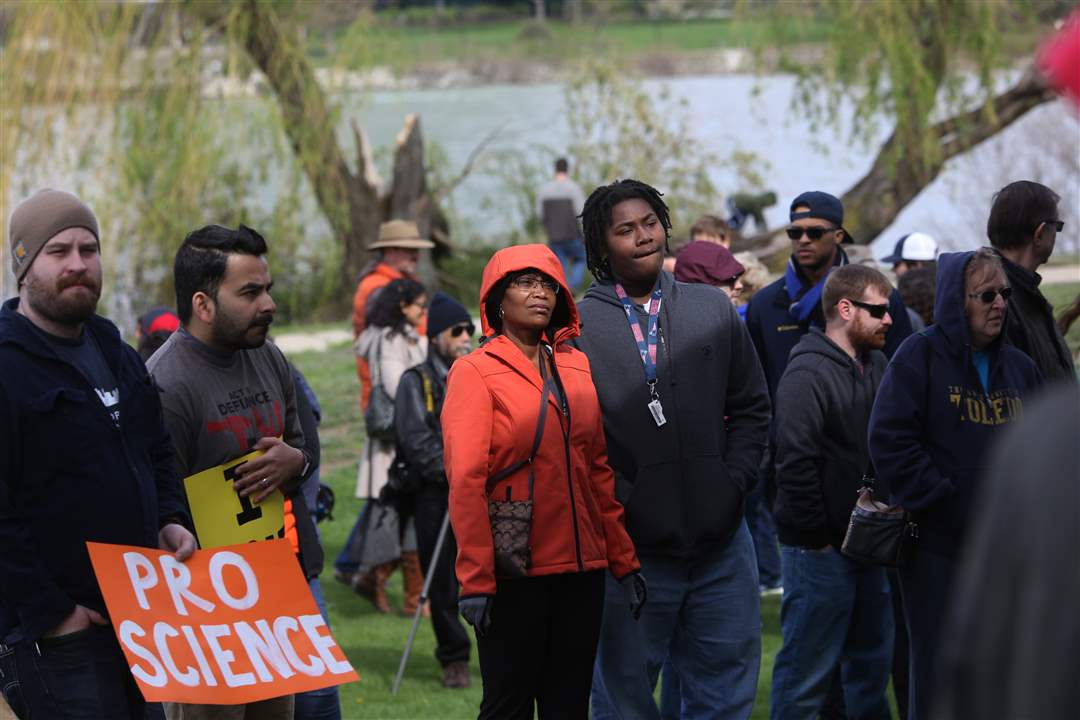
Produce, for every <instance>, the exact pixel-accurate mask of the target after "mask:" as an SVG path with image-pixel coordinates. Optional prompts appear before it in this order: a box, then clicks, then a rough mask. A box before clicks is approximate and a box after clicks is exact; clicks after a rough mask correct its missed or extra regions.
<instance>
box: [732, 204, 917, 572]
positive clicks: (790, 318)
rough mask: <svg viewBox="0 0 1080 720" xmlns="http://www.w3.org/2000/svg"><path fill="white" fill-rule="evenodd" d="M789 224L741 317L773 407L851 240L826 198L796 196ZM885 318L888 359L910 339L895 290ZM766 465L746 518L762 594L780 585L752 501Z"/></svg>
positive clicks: (819, 318) (767, 531)
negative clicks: (786, 252)
mask: <svg viewBox="0 0 1080 720" xmlns="http://www.w3.org/2000/svg"><path fill="white" fill-rule="evenodd" d="M790 219H791V223H790V225H789V226H788V237H789V238H790V239H791V259H790V260H789V261H788V265H787V271H786V272H785V273H784V276H783V277H781V278H780V279H779V280H777V281H776V282H774V283H772V284H770V285H767V286H766V287H764V288H762V289H761V290H760V291H758V293H757V294H756V295H754V297H753V299H752V300H751V301H750V305H749V307H748V308H747V311H746V324H747V328H748V329H749V330H750V337H751V338H752V339H753V341H754V347H755V348H756V349H757V355H758V359H759V360H760V361H761V366H762V369H763V370H764V371H765V380H766V382H767V383H768V386H769V397H770V398H772V399H773V401H774V402H775V400H776V388H777V385H779V383H780V377H781V376H782V375H783V374H784V370H785V369H786V368H787V362H788V356H789V355H791V350H792V348H794V347H795V344H796V343H798V342H799V339H800V338H801V337H802V336H803V335H805V334H806V333H807V332H808V331H809V330H810V328H811V327H817V328H822V329H823V328H824V327H825V316H824V314H823V312H822V308H821V292H822V288H823V287H824V285H825V278H826V277H827V276H828V275H829V273H830V272H831V271H833V270H834V269H836V268H838V267H841V266H843V265H847V264H848V258H847V254H846V253H844V251H843V249H842V248H841V247H840V246H841V244H843V243H850V242H851V235H849V234H848V232H847V231H846V230H844V228H843V222H844V206H843V204H842V203H841V202H840V200H839V199H838V198H836V197H834V196H832V195H830V194H828V193H824V192H816V191H815V192H805V193H803V194H801V195H799V196H798V197H797V198H795V200H794V201H793V202H792V203H791V209H790ZM889 315H890V316H891V317H892V320H893V324H892V327H891V328H889V331H888V333H887V335H886V337H885V348H884V351H885V354H886V355H887V356H890V357H891V356H892V353H893V352H894V351H895V350H896V348H898V347H899V346H900V343H901V342H902V341H903V340H904V338H906V337H907V336H908V335H910V334H911V321H910V320H909V319H908V316H907V312H906V311H905V309H904V305H903V302H902V301H901V300H900V295H899V293H897V292H896V291H895V290H894V291H892V292H891V293H890V294H889ZM771 465H772V462H771V453H766V454H765V465H764V467H763V471H764V473H765V474H764V477H763V478H762V480H763V481H762V482H761V483H760V484H759V487H760V488H761V490H760V491H759V492H758V493H755V495H753V496H751V497H750V499H749V503H748V506H747V507H748V509H747V518H748V521H749V522H750V525H751V532H752V534H753V536H754V544H755V546H756V547H757V550H758V571H759V573H760V574H761V575H762V578H761V584H762V585H763V586H764V587H765V588H768V587H770V586H775V585H778V584H779V577H778V574H779V564H780V562H779V557H778V555H777V550H776V538H775V532H774V531H773V530H772V518H771V516H770V515H769V513H768V509H767V506H766V505H763V504H762V500H761V498H759V497H757V495H760V493H761V492H764V493H766V496H767V497H771V495H772V488H771V482H770V480H769V478H770V477H771V474H772V468H771ZM769 504H771V503H769ZM774 568H775V569H774Z"/></svg>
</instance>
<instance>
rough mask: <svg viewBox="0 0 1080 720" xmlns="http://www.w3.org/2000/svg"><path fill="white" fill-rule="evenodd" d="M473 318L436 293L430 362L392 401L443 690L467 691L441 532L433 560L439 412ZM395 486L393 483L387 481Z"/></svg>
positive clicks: (449, 550) (442, 500) (439, 478)
mask: <svg viewBox="0 0 1080 720" xmlns="http://www.w3.org/2000/svg"><path fill="white" fill-rule="evenodd" d="M474 332H475V328H474V327H473V323H472V318H471V317H470V316H469V313H468V311H467V310H466V309H465V307H464V306H463V305H462V304H461V303H459V302H458V301H457V300H454V299H453V298H451V297H449V296H447V295H444V294H442V293H435V294H434V295H433V296H432V298H431V301H430V302H429V303H428V319H427V334H428V340H429V341H428V356H427V359H426V360H425V361H424V362H422V363H421V364H419V365H417V366H416V367H413V368H410V369H409V370H406V371H405V373H404V374H403V375H402V376H401V381H400V382H399V384H398V390H397V395H395V396H394V427H395V430H396V434H397V459H398V460H402V461H404V463H405V465H406V467H407V475H408V477H409V478H410V483H409V484H410V485H412V486H413V487H412V488H411V490H412V492H411V493H410V495H411V497H410V502H411V505H412V510H413V517H414V519H415V522H416V544H417V550H418V551H419V553H420V566H421V569H422V570H423V573H424V577H427V576H428V574H429V573H434V575H433V576H432V577H431V587H430V588H429V590H428V595H429V597H430V599H431V625H432V627H433V628H434V630H435V641H436V647H435V659H436V660H438V661H439V665H440V666H441V667H442V670H443V679H442V683H443V686H444V687H448V688H467V687H469V684H470V683H469V649H470V647H471V644H470V642H469V635H468V633H466V632H465V627H464V626H463V625H462V624H461V619H460V618H459V617H458V583H457V576H456V575H455V573H454V561H455V559H456V558H457V543H456V542H455V541H454V534H453V533H452V532H451V531H450V529H449V527H448V528H447V533H446V538H445V539H444V540H443V547H442V550H440V552H439V557H437V558H436V557H434V555H435V543H436V542H437V541H438V539H439V530H440V529H441V528H442V524H443V521H444V520H445V519H446V511H447V509H448V506H447V497H448V492H449V487H448V485H447V482H446V470H445V469H444V467H443V440H442V425H441V424H440V423H439V414H440V413H441V412H442V402H443V398H444V397H446V375H447V373H449V372H450V365H451V364H453V362H454V361H455V360H457V359H458V358H459V357H463V356H465V355H467V354H468V353H469V350H471V349H472V335H473V333H474ZM392 482H393V481H392Z"/></svg>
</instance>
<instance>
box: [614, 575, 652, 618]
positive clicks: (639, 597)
mask: <svg viewBox="0 0 1080 720" xmlns="http://www.w3.org/2000/svg"><path fill="white" fill-rule="evenodd" d="M619 584H620V585H622V589H623V592H624V593H626V599H627V600H629V601H630V612H631V613H632V614H633V616H634V619H635V620H637V619H638V618H639V617H641V609H642V608H643V607H645V601H646V600H647V599H648V597H649V586H648V585H646V584H645V577H644V576H643V575H642V574H641V573H639V572H635V573H630V574H629V575H627V576H626V577H624V578H623V579H622V580H620V581H619Z"/></svg>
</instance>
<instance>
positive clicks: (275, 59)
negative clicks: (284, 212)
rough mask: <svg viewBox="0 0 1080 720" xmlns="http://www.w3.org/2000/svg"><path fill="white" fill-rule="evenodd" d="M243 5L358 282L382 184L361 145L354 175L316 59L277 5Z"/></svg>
mask: <svg viewBox="0 0 1080 720" xmlns="http://www.w3.org/2000/svg"><path fill="white" fill-rule="evenodd" d="M243 8H244V15H245V17H244V21H243V31H244V32H243V35H242V38H243V43H244V47H245V49H246V50H247V52H248V54H249V55H250V56H251V59H252V60H253V61H254V62H255V64H256V65H258V67H259V69H260V70H262V72H263V73H264V74H265V75H266V77H267V79H268V80H269V82H270V85H271V87H273V89H274V93H275V94H276V95H277V98H278V105H279V107H280V109H281V114H282V120H283V125H284V127H285V134H286V135H287V136H288V138H289V143H290V144H291V145H292V149H293V153H294V154H295V155H296V158H297V160H298V161H299V162H300V166H301V167H302V168H303V170H304V174H305V175H307V177H308V180H310V181H311V186H312V188H313V189H314V191H315V197H316V198H317V200H318V202H319V207H320V208H321V209H322V211H323V214H324V215H325V216H326V219H327V221H328V222H329V223H330V227H331V228H332V229H333V231H334V234H335V235H337V237H338V239H339V241H340V242H341V243H342V247H343V249H344V258H343V262H342V275H341V281H342V285H343V287H345V288H349V287H352V285H353V284H355V282H356V278H357V277H358V275H359V273H360V270H361V269H362V268H363V266H364V263H365V262H366V260H367V245H368V244H369V243H370V242H372V241H374V239H375V237H376V236H377V233H378V228H379V221H380V213H379V206H378V197H377V192H376V188H375V187H374V186H372V185H371V184H370V183H368V182H367V181H366V180H365V177H364V175H365V168H364V155H365V153H364V151H363V148H358V152H357V156H358V157H357V162H358V165H359V167H358V171H357V173H356V174H355V175H354V174H353V173H352V172H351V171H350V170H349V166H348V164H347V163H346V161H345V155H344V154H343V153H342V151H341V147H340V146H339V145H338V142H337V138H336V137H335V135H334V123H333V116H332V114H331V112H330V110H329V108H328V107H327V104H326V98H325V97H324V95H323V92H322V88H320V87H319V84H318V82H317V81H316V79H315V73H314V71H313V70H312V67H311V64H310V63H309V62H308V60H307V59H306V58H305V57H304V55H303V53H302V52H301V49H300V48H298V47H296V46H295V44H294V43H293V41H292V39H291V38H290V37H289V36H288V35H286V33H285V32H284V31H283V29H282V27H281V24H280V23H279V21H278V18H277V16H276V15H275V13H274V10H273V8H272V6H270V5H268V4H265V3H261V2H257V1H256V0H247V2H245V3H244V6H243Z"/></svg>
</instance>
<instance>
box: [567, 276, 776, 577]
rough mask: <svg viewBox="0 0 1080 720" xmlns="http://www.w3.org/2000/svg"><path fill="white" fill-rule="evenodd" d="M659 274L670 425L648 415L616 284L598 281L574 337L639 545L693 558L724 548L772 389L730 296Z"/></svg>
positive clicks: (661, 386)
mask: <svg viewBox="0 0 1080 720" xmlns="http://www.w3.org/2000/svg"><path fill="white" fill-rule="evenodd" d="M659 282H660V290H661V293H662V297H663V300H662V302H661V307H660V315H659V321H658V325H659V340H660V341H659V343H658V345H657V359H656V362H657V370H656V372H657V383H656V389H657V392H658V393H659V396H660V402H661V403H662V405H663V409H664V415H665V416H666V418H667V423H666V424H665V425H663V426H662V427H657V425H656V423H655V422H654V421H653V418H652V416H651V415H650V413H649V410H648V407H647V405H648V403H649V390H648V387H647V385H646V383H645V371H644V368H643V366H642V362H641V358H640V356H639V355H638V349H637V344H636V342H635V340H634V335H633V333H632V331H631V330H630V325H629V323H628V322H627V320H626V312H625V311H624V310H623V306H622V304H621V303H620V302H619V299H618V297H617V296H616V295H615V289H614V286H612V285H610V284H594V285H593V286H592V287H591V288H589V290H588V292H586V293H585V298H584V299H583V300H582V301H581V302H580V303H579V304H578V312H579V314H580V315H581V320H582V331H581V337H580V338H578V340H577V345H578V347H579V348H581V350H582V351H584V352H585V353H586V355H588V357H589V364H590V366H591V367H592V376H593V383H594V384H595V385H596V391H597V394H598V395H599V397H600V406H601V409H602V411H603V414H604V433H605V435H606V437H607V445H608V460H609V462H610V463H611V467H612V469H613V470H614V471H615V494H616V497H617V498H618V499H619V501H620V502H622V504H623V505H624V507H625V509H626V528H627V530H628V531H629V532H630V537H631V538H632V539H633V540H634V544H635V545H636V546H637V549H638V551H639V552H645V553H653V554H659V555H665V556H672V557H693V556H697V555H700V554H703V553H704V552H707V551H708V550H710V549H712V548H715V547H716V546H718V545H726V543H727V542H728V540H729V539H730V538H731V536H732V535H733V534H734V533H735V530H736V529H737V528H738V527H739V523H740V522H741V521H742V513H743V499H744V497H745V495H746V493H747V491H748V490H750V489H751V488H752V487H753V485H754V482H755V481H756V477H757V466H758V463H759V462H760V460H761V454H762V452H763V451H764V449H765V443H766V440H767V437H768V429H769V394H768V390H767V388H766V385H765V377H764V375H763V374H762V372H761V366H760V364H759V363H758V360H757V354H756V353H755V352H754V346H753V343H752V342H751V340H750V335H749V333H748V332H747V330H746V327H745V326H744V325H743V323H742V322H741V321H740V319H739V315H738V313H737V312H736V310H735V307H734V306H733V305H732V304H731V302H730V301H729V300H728V298H727V296H726V295H724V293H723V292H721V291H720V290H719V289H717V288H714V287H711V286H708V285H690V284H685V283H680V282H676V281H675V279H674V278H673V277H672V276H671V275H670V274H669V273H661V274H660V281H659ZM637 312H638V316H639V321H640V320H642V319H647V317H648V316H647V314H646V311H645V310H644V309H643V308H640V307H638V308H637ZM643 332H644V331H643Z"/></svg>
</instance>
